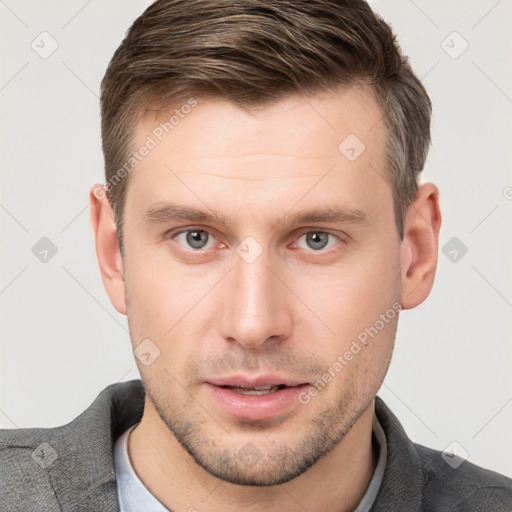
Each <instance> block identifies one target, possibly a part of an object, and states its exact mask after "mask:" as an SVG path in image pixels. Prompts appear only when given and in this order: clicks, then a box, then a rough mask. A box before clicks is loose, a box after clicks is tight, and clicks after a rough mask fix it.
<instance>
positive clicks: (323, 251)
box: [166, 227, 344, 255]
mask: <svg viewBox="0 0 512 512" xmlns="http://www.w3.org/2000/svg"><path fill="white" fill-rule="evenodd" d="M194 231H199V232H202V233H207V234H208V235H209V236H210V237H212V238H213V239H214V240H215V237H214V236H213V234H212V233H210V232H209V231H207V230H206V229H203V228H199V227H197V228H196V227H191V228H188V229H182V230H180V231H177V232H172V231H171V232H169V233H167V234H166V237H167V238H170V239H173V240H174V239H175V238H176V237H177V236H178V235H181V234H183V233H190V232H194ZM310 233H323V234H327V235H329V236H330V237H334V238H336V239H338V243H336V244H334V245H333V246H332V247H331V248H330V249H319V250H317V251H315V250H314V249H310V250H309V251H308V252H310V253H312V254H322V255H329V254H331V253H333V252H335V251H336V250H337V246H338V245H339V242H344V239H343V238H341V237H340V236H338V235H335V234H334V233H331V232H330V231H323V230H319V229H316V230H315V229H313V230H309V231H304V232H302V233H301V234H300V235H299V237H298V239H300V238H302V237H303V236H304V235H308V234H310ZM208 242H209V240H208ZM208 242H207V243H208ZM328 244H329V242H328V243H327V245H328ZM180 245H181V244H180ZM185 250H186V251H188V252H192V253H197V254H204V253H205V252H207V251H208V250H209V249H194V248H190V249H185Z"/></svg>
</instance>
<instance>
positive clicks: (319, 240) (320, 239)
mask: <svg viewBox="0 0 512 512" xmlns="http://www.w3.org/2000/svg"><path fill="white" fill-rule="evenodd" d="M307 241H308V244H309V245H310V246H311V247H312V248H313V249H323V248H324V247H325V246H326V245H327V242H328V241H329V234H328V233H321V232H318V231H315V232H312V233H308V234H307ZM310 242H312V244H311V243H310Z"/></svg>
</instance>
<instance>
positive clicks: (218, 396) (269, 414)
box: [205, 383, 308, 420]
mask: <svg viewBox="0 0 512 512" xmlns="http://www.w3.org/2000/svg"><path fill="white" fill-rule="evenodd" d="M205 386H206V387H207V389H208V390H209V392H210V393H211V394H212V395H213V398H214V400H215V401H216V402H217V403H218V404H219V405H220V407H221V408H222V409H223V410H224V411H225V412H226V413H228V414H230V415H232V416H236V417H237V418H244V419H248V420H265V419H269V418H274V417H275V416H278V415H279V414H283V413H286V412H289V411H290V410H291V409H292V407H293V406H294V405H295V406H298V405H299V400H298V396H299V394H300V393H301V392H302V391H303V390H304V389H305V388H307V386H308V385H307V384H302V385H300V386H294V387H289V388H284V389H280V390H278V391H274V392H273V393H268V394H266V395H242V394H241V393H237V392H236V391H233V390H231V389H229V388H222V387H220V386H215V385H213V384H210V383H205Z"/></svg>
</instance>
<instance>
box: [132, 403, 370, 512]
mask: <svg viewBox="0 0 512 512" xmlns="http://www.w3.org/2000/svg"><path fill="white" fill-rule="evenodd" d="M373 414H374V402H372V403H371V404H370V406H369V407H368V408H367V409H366V410H365V411H364V412H363V414H362V415H361V416H360V418H359V419H358V420H357V422H356V423H355V424H354V425H353V426H352V428H351V429H350V430H349V432H348V433H347V434H346V435H345V437H344V438H343V439H342V441H340V443H338V445H337V446H336V447H335V448H334V449H333V450H331V451H330V452H329V453H328V454H327V455H325V456H324V457H323V458H321V459H320V460H319V461H317V462H316V463H315V464H314V465H313V466H312V467H311V468H310V469H309V470H307V471H306V472H304V473H303V474H302V475H300V476H299V477H297V478H295V479H293V480H291V481H290V482H287V483H285V484H282V485H276V486H267V487H252V486H242V485H235V484H231V483H228V482H225V481H223V480H220V479H218V478H216V477H214V476H212V475H210V474H209V473H208V472H207V471H205V470H204V469H203V468H201V467H200V466H198V465H197V464H196V462H195V461H194V460H193V459H192V457H191V456H190V455H189V454H188V453H187V452H186V451H185V450H184V449H183V447H182V446H181V445H180V444H179V443H178V441H177V440H176V439H175V437H174V435H173V434H172V433H171V432H169V430H168V428H167V427H166V426H165V424H164V423H163V422H162V421H161V419H160V417H159V416H158V415H157V413H156V411H154V409H152V408H151V406H150V405H148V401H146V405H145V409H144V415H143V417H142V420H141V422H140V423H139V424H138V425H137V426H136V427H135V428H134V430H133V431H132V433H131V435H130V437H129V440H128V453H129V456H130V461H131V463H132V465H133V468H134V470H135V472H136V473H137V475H138V477H139V478H140V480H141V481H142V482H143V483H144V485H145V486H146V487H147V488H148V489H149V491H150V492H151V493H152V494H153V495H154V496H155V497H156V498H157V499H158V500H159V501H160V502H161V503H162V504H163V505H164V506H165V507H167V508H168V509H169V510H174V511H176V510H198V511H201V512H213V511H218V510H238V511H247V512H249V511H253V510H254V511H256V510H257V511H260V510H266V511H268V512H274V511H280V512H281V511H282V510H287V511H295V510H297V511H301V512H303V511H304V510H322V511H326V512H329V511H333V512H334V511H336V512H344V511H346V512H349V511H353V510H354V509H355V508H356V507H357V505H358V504H359V502H360V501H361V499H362V497H363V496H364V494H365V492H366V489H367V488H368V485H369V484H370V481H371V479H372V476H373V472H374V470H375V465H376V460H375V457H374V454H373V450H372V442H371V440H372V421H373Z"/></svg>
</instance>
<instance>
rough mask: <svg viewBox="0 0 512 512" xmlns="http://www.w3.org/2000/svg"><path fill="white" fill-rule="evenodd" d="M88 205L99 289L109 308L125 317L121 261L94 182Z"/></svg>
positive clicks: (102, 192) (110, 216) (105, 202)
mask: <svg viewBox="0 0 512 512" xmlns="http://www.w3.org/2000/svg"><path fill="white" fill-rule="evenodd" d="M89 205H90V215H91V224H92V229H93V231H94V238H95V241H96V256H97V257H98V263H99V265H100V271H101V279H102V281H103V286H104V287H105V290H106V291H107V294H108V296H109V298H110V302H112V305H113V306H114V307H115V308H116V309H117V311H119V313H122V314H123V315H126V299H125V286H124V277H123V261H122V257H121V251H120V250H119V241H118V239H117V231H116V222H115V215H114V210H113V209H112V206H111V205H110V201H109V199H108V197H107V191H106V189H105V187H104V186H103V185H100V184H98V183H96V184H94V185H93V186H92V187H91V190H90V191H89Z"/></svg>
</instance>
